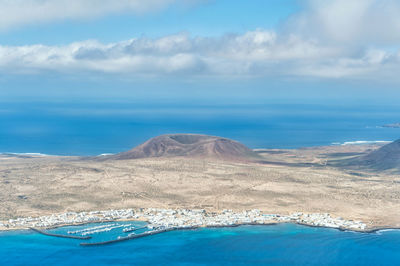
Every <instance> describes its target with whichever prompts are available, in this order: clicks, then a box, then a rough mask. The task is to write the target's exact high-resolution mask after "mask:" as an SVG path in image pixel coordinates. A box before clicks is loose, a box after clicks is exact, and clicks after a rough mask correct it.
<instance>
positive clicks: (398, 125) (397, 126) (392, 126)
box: [382, 123, 400, 128]
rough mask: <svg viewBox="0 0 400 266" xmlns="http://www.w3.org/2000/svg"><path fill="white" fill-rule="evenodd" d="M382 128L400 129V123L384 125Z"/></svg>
mask: <svg viewBox="0 0 400 266" xmlns="http://www.w3.org/2000/svg"><path fill="white" fill-rule="evenodd" d="M382 127H389V128H400V123H393V124H386V125H383V126H382Z"/></svg>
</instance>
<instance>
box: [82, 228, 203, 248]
mask: <svg viewBox="0 0 400 266" xmlns="http://www.w3.org/2000/svg"><path fill="white" fill-rule="evenodd" d="M197 228H198V227H197V226H185V227H170V228H165V229H160V230H153V231H147V232H144V233H141V234H137V235H131V236H126V237H120V238H117V239H113V240H109V241H103V242H95V243H80V245H81V246H100V245H108V244H113V243H117V242H122V241H127V240H132V239H136V238H142V237H146V236H153V235H157V234H161V233H166V232H170V231H175V230H194V229H197Z"/></svg>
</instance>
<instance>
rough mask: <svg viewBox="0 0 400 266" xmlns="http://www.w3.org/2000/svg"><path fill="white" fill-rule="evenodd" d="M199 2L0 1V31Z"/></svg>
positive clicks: (107, 0) (116, 0)
mask: <svg viewBox="0 0 400 266" xmlns="http://www.w3.org/2000/svg"><path fill="white" fill-rule="evenodd" d="M198 1H200V0H0V30H6V29H9V28H13V27H16V26H22V25H27V24H36V23H45V22H52V21H60V20H65V19H86V18H93V17H99V16H103V15H108V14H115V13H126V12H133V13H136V14H139V13H143V12H154V11H157V10H159V9H162V8H164V7H166V6H168V5H171V4H177V3H178V4H193V3H196V2H198Z"/></svg>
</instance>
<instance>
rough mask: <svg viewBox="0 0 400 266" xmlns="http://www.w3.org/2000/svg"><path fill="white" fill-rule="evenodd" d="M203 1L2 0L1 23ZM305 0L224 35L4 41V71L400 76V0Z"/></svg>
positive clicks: (0, 61) (0, 66) (0, 50)
mask: <svg viewBox="0 0 400 266" xmlns="http://www.w3.org/2000/svg"><path fill="white" fill-rule="evenodd" d="M198 1H200V0H197V1H196V0H146V1H139V0H113V1H110V0H96V1H95V0H86V1H82V0H68V1H67V0H51V1H50V0H25V1H22V0H13V1H10V0H9V1H7V0H0V25H2V26H3V27H4V28H7V27H10V26H15V25H22V24H26V23H32V22H40V21H42V22H45V21H52V20H56V19H69V18H71V19H72V18H86V17H93V16H101V15H104V14H109V13H115V12H149V11H152V10H157V9H159V8H163V7H165V6H167V5H171V4H176V3H195V2H198ZM22 3H24V5H22ZM303 3H305V4H304V8H303V11H300V12H299V13H297V14H295V15H293V16H292V17H291V18H289V20H288V21H287V23H286V24H285V27H284V28H283V29H279V30H277V31H271V30H262V29H259V30H255V31H249V32H246V33H244V34H236V35H235V34H227V35H223V36H220V37H192V36H190V35H189V34H187V33H182V34H176V35H169V36H164V37H161V38H158V39H150V38H145V37H143V38H135V39H131V40H127V41H121V42H117V43H110V44H103V43H99V42H97V41H85V42H79V43H72V44H70V45H65V46H45V45H30V46H0V73H5V74H6V73H43V72H59V73H69V74H74V73H86V72H87V73H111V74H118V75H127V76H135V75H151V76H161V75H181V76H202V77H203V76H219V77H220V76H234V77H249V76H287V77H293V76H295V77H304V76H307V77H319V78H363V79H364V78H368V79H373V78H375V79H383V78H385V79H392V80H397V81H400V78H399V77H398V74H397V73H398V70H399V69H400V52H399V47H398V46H399V43H400V16H399V14H400V2H398V1H397V0H351V1H350V0H325V1H319V0H304V1H303ZM1 7H3V8H1ZM4 7H5V8H4ZM0 27H1V26H0ZM387 47H390V49H387ZM396 50H397V51H396Z"/></svg>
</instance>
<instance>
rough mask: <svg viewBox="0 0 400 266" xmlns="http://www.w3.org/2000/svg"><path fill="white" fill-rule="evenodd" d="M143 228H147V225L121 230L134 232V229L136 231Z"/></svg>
mask: <svg viewBox="0 0 400 266" xmlns="http://www.w3.org/2000/svg"><path fill="white" fill-rule="evenodd" d="M145 228H147V225H146V226H142V227H138V228H132V229H128V228H127V229H124V230H123V232H124V233H130V232H135V231H138V230H140V229H145Z"/></svg>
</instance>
